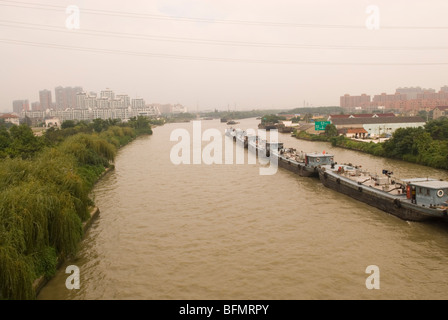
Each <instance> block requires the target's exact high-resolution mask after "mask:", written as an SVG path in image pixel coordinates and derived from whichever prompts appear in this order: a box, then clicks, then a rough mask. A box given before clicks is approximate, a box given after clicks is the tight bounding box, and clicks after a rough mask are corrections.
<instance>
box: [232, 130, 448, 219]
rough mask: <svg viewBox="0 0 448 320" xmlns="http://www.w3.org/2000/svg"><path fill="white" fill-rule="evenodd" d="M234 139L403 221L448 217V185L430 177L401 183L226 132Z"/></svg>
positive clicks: (318, 155)
mask: <svg viewBox="0 0 448 320" xmlns="http://www.w3.org/2000/svg"><path fill="white" fill-rule="evenodd" d="M225 135H226V136H228V137H230V138H232V139H233V140H234V141H235V142H237V143H239V144H240V145H241V146H243V147H244V148H247V149H248V150H249V152H255V153H256V154H257V155H258V156H259V157H270V158H271V159H272V157H276V158H277V159H276V160H277V163H278V166H279V167H281V168H284V169H287V170H289V171H292V172H294V173H296V174H298V175H300V176H303V177H312V176H314V177H319V179H320V181H321V182H322V184H323V185H324V186H325V187H327V188H330V189H333V190H335V191H338V192H340V193H343V194H345V195H348V196H350V197H352V198H354V199H356V200H359V201H362V202H364V203H367V204H369V205H371V206H374V207H376V208H378V209H381V210H383V211H385V212H388V213H390V214H392V215H395V216H397V217H399V218H401V219H404V220H408V221H424V220H430V219H445V220H448V218H447V209H448V182H447V181H443V180H438V179H431V178H414V179H404V180H400V179H397V178H395V177H394V176H393V173H392V172H390V171H388V170H383V172H382V174H381V175H378V174H371V173H370V172H367V171H365V170H363V169H362V167H361V166H353V165H351V164H343V165H339V164H337V162H335V161H334V156H333V155H332V154H328V153H325V152H323V153H314V152H313V153H306V152H303V151H300V152H297V150H296V149H293V148H285V147H284V146H283V143H281V142H268V141H266V140H263V139H261V138H260V137H259V136H256V135H251V134H248V133H247V132H246V131H244V130H241V129H234V128H230V129H226V132H225Z"/></svg>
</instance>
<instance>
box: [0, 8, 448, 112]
mask: <svg viewBox="0 0 448 320" xmlns="http://www.w3.org/2000/svg"><path fill="white" fill-rule="evenodd" d="M69 5H76V6H78V7H79V9H80V29H79V30H69V29H67V28H66V19H67V17H68V16H69V15H68V14H66V12H65V8H66V7H67V6H69ZM370 5H376V6H377V7H378V8H379V10H380V11H379V12H380V19H381V20H380V30H368V29H367V28H366V26H365V22H366V19H367V18H368V17H369V14H367V13H366V8H367V7H368V6H370ZM446 12H448V1H446V0H429V1H421V0H394V1H385V0H379V1H368V0H356V1H355V0H338V1H334V0H331V1H330V0H327V1H324V0H314V1H309V0H306V1H301V0H300V1H299V0H276V1H273V0H269V1H268V0H153V1H151V0H145V1H136V0H129V1H116V0H107V1H93V0H89V1H86V0H70V1H65V0H57V1H56V0H45V1H33V0H23V1H3V0H0V30H1V31H0V55H1V65H2V68H1V71H2V72H1V76H0V85H1V88H2V91H1V96H0V112H1V111H5V112H6V111H10V110H11V109H12V101H13V100H16V99H29V100H30V102H33V101H38V99H39V96H38V91H39V90H42V89H49V90H52V92H53V99H54V88H55V87H56V86H58V85H62V86H82V87H83V88H84V89H85V90H87V91H96V92H99V91H100V90H102V89H105V88H111V89H113V90H115V92H116V93H127V94H129V95H130V96H131V97H142V98H144V99H145V100H146V101H147V102H148V103H181V104H183V105H185V106H187V107H188V108H189V109H190V110H195V109H196V107H197V105H199V108H200V109H211V108H218V109H227V105H228V104H230V106H231V107H232V108H233V107H234V105H235V104H236V106H237V108H238V109H249V108H250V109H252V108H293V107H299V106H303V103H304V101H306V102H307V103H309V105H313V106H320V105H339V97H340V96H341V95H343V94H345V93H350V94H353V95H357V94H361V93H364V92H365V93H368V94H372V95H373V94H379V93H381V92H388V93H393V92H394V90H395V89H396V88H397V87H404V86H421V87H425V88H427V87H430V88H435V89H436V90H439V88H440V87H441V86H443V85H446V84H448V79H447V74H448V72H447V71H448V21H447V19H446ZM120 13H121V14H120ZM104 50H107V53H106V52H105V51H104ZM428 63H432V65H424V64H428ZM418 64H420V65H418Z"/></svg>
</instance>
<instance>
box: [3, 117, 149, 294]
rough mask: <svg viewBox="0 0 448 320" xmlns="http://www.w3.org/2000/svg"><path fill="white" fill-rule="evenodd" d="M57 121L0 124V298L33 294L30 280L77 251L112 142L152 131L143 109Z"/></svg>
mask: <svg viewBox="0 0 448 320" xmlns="http://www.w3.org/2000/svg"><path fill="white" fill-rule="evenodd" d="M62 127H63V129H49V130H47V131H46V132H45V133H44V134H43V135H42V136H40V137H37V136H35V135H34V134H33V131H32V130H31V128H30V127H28V126H27V125H20V126H13V127H11V128H10V129H9V130H8V129H6V128H5V127H1V128H0V155H1V158H2V159H0V300H3V299H34V298H35V291H34V290H35V289H34V287H33V282H34V281H35V280H36V279H37V278H39V277H41V276H45V277H47V278H50V277H51V276H52V275H53V274H54V273H55V271H56V266H57V264H58V261H60V260H61V259H64V258H67V257H72V256H74V255H75V254H76V252H77V250H78V245H79V243H80V241H81V239H82V234H83V229H82V224H83V222H84V221H86V220H87V219H88V218H89V217H90V211H91V208H92V206H93V205H94V203H93V201H92V199H91V198H90V196H89V195H90V192H91V190H92V188H93V185H94V183H95V182H96V181H97V179H98V178H99V177H100V175H101V174H102V173H103V172H104V171H105V170H106V169H107V168H109V167H111V166H112V165H113V160H114V158H115V155H116V152H117V149H118V148H119V147H121V146H123V145H125V144H127V143H128V142H130V141H132V140H133V139H134V138H135V137H136V136H137V135H138V134H144V133H146V134H151V133H152V131H151V126H150V121H149V120H148V119H146V118H144V117H138V118H134V119H131V120H130V121H129V122H128V123H120V122H116V121H113V120H112V121H110V120H95V121H93V122H92V123H84V122H80V123H72V122H66V123H63V125H62Z"/></svg>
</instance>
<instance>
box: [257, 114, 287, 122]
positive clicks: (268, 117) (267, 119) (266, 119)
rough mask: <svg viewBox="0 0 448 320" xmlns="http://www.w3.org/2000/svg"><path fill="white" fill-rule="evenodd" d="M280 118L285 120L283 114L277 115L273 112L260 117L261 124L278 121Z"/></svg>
mask: <svg viewBox="0 0 448 320" xmlns="http://www.w3.org/2000/svg"><path fill="white" fill-rule="evenodd" d="M281 120H286V118H285V117H283V116H277V115H275V114H266V115H264V116H263V117H262V118H261V123H262V124H268V123H278V122H279V121H281Z"/></svg>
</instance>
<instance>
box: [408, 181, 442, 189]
mask: <svg viewBox="0 0 448 320" xmlns="http://www.w3.org/2000/svg"><path fill="white" fill-rule="evenodd" d="M411 184H412V185H413V186H416V187H424V188H428V189H448V181H440V180H432V181H431V180H430V181H422V182H412V183H411Z"/></svg>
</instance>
